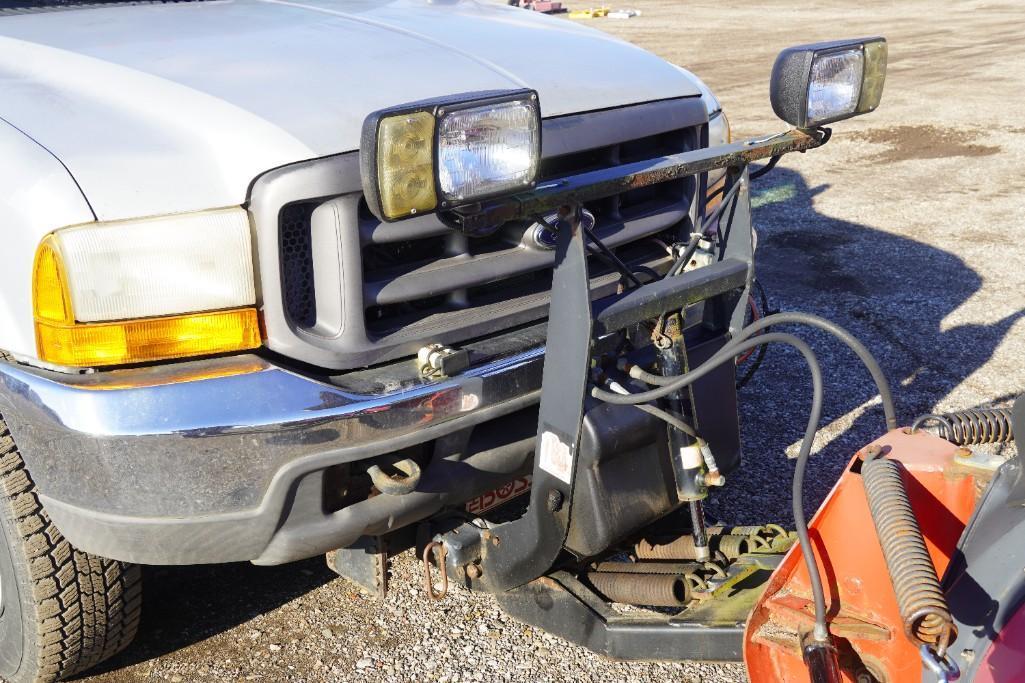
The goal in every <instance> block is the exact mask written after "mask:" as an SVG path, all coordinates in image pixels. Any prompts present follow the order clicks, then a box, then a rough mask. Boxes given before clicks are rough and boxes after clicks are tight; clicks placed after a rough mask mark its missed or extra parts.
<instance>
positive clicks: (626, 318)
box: [594, 258, 748, 334]
mask: <svg viewBox="0 0 1025 683" xmlns="http://www.w3.org/2000/svg"><path fill="white" fill-rule="evenodd" d="M747 267H748V266H747V263H745V262H744V261H741V260H740V259H734V258H728V259H726V260H724V261H718V262H716V263H713V264H710V265H707V266H705V267H704V268H696V269H694V270H691V271H688V272H686V273H681V274H680V275H676V276H674V277H667V278H664V279H662V280H656V281H655V282H651V283H649V284H646V285H644V286H643V287H639V288H637V289H634V290H631V291H629V292H627V293H626V294H624V295H623V296H621V297H620V298H618V299H616V300H615V301H613V302H611V303H609V304H608V305H606V306H605V307H604V308H601V309H599V310H595V312H594V329H595V333H596V334H608V333H611V332H616V331H618V330H622V329H626V328H627V327H630V326H631V325H636V324H637V323H639V322H642V321H644V320H651V319H653V318H657V317H658V316H660V315H662V314H663V313H666V312H668V311H675V310H680V309H681V308H686V307H687V306H689V305H690V304H694V303H697V302H699V301H704V300H706V299H711V298H712V297H714V296H718V295H720V294H724V293H726V292H729V291H733V290H742V289H743V288H744V287H745V285H746V284H747Z"/></svg>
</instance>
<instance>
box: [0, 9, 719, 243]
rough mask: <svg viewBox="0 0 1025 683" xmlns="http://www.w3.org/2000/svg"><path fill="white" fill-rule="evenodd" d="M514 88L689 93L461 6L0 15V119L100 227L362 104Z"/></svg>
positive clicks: (225, 182)
mask: <svg viewBox="0 0 1025 683" xmlns="http://www.w3.org/2000/svg"><path fill="white" fill-rule="evenodd" d="M517 87H530V88H534V89H535V90H537V91H538V93H539V95H540V101H541V107H542V111H543V115H544V116H546V117H547V116H558V115H560V114H567V113H572V112H580V111H590V110H595V109H604V108H608V107H615V106H620V105H625V104H630V103H636V102H644V101H650V100H658V99H664V98H669V97H681V96H696V95H699V94H700V91H699V89H698V86H697V85H696V84H695V83H694V81H693V80H691V79H690V78H688V76H687V75H686V74H685V73H683V72H681V71H680V70H678V69H676V68H674V67H673V66H671V65H669V64H667V63H666V62H664V61H662V60H661V59H659V58H657V57H655V56H654V55H652V54H650V53H647V52H645V51H643V50H640V49H639V48H636V47H634V46H632V45H629V44H628V43H625V42H622V41H620V40H618V39H615V38H612V37H610V36H608V35H605V34H603V33H600V32H598V31H594V30H590V29H587V28H584V27H581V26H578V25H576V24H574V23H573V22H570V21H568V20H565V19H553V18H550V17H545V16H541V15H539V14H537V13H534V12H528V11H525V10H520V9H517V8H511V7H506V6H503V5H500V4H492V3H482V2H473V1H471V0H462V1H460V0H395V1H393V2H384V1H380V0H334V1H332V0H297V1H295V2H293V1H290V0H287V1H286V0H214V1H208V2H194V3H178V4H174V3H171V4H153V5H145V4H142V5H119V6H111V7H104V8H89V9H74V10H63V11H53V12H40V13H30V14H23V15H10V16H0V92H2V93H3V97H2V98H0V117H2V118H4V119H6V120H7V121H9V122H10V123H11V124H13V125H14V126H17V127H18V128H20V129H21V130H22V131H24V132H25V133H26V134H28V135H30V136H31V137H32V138H34V139H35V140H37V141H38V142H39V143H40V144H42V145H43V146H45V147H46V148H47V149H49V150H50V151H51V152H53V154H54V155H56V156H57V157H58V158H60V160H61V161H62V162H63V163H64V164H65V165H66V166H67V167H68V169H69V170H70V172H71V174H72V175H73V176H74V177H75V179H76V180H77V181H78V183H79V184H80V185H81V187H82V189H83V192H84V193H85V195H86V198H87V199H88V200H89V202H90V204H91V205H92V207H93V210H94V211H95V213H96V215H97V217H98V218H100V219H102V220H110V219H115V218H127V217H135V216H142V215H153V214H161V213H171V212H179V211H188V210H193V209H206V208H214V207H218V206H226V205H232V204H239V203H241V202H243V201H244V200H245V197H246V192H247V189H248V187H249V184H250V183H251V182H252V180H253V178H255V177H256V176H257V175H259V174H260V173H262V172H264V171H266V170H268V169H271V168H274V167H276V166H281V165H283V164H288V163H292V162H295V161H300V160H303V159H310V158H315V157H320V156H325V155H329V154H335V153H339V152H346V151H351V150H354V149H357V148H358V146H359V135H360V130H361V127H362V124H363V119H364V118H365V117H366V115H367V114H369V113H370V112H372V111H374V110H376V109H381V108H385V107H389V106H393V105H396V104H401V103H404V102H411V101H414V100H419V99H424V98H428V97H436V96H442V95H450V94H453V93H460V92H471V91H479V90H493V89H502V88H517ZM55 227H57V226H55Z"/></svg>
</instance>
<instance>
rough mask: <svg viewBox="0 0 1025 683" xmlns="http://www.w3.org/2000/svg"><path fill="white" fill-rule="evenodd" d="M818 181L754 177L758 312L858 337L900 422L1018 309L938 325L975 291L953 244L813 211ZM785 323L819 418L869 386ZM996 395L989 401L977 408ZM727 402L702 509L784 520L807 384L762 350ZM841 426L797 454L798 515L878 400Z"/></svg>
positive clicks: (824, 346)
mask: <svg viewBox="0 0 1025 683" xmlns="http://www.w3.org/2000/svg"><path fill="white" fill-rule="evenodd" d="M828 188H829V186H828V185H819V186H816V187H809V186H808V185H807V184H806V183H805V181H804V179H803V177H802V176H801V175H800V174H798V173H796V172H794V171H791V170H789V169H785V168H779V169H776V170H774V171H773V172H772V173H770V174H768V175H766V176H765V177H764V178H762V179H757V180H755V181H753V183H752V204H753V206H754V221H755V226H756V229H757V230H758V237H759V246H758V253H757V264H758V277H759V279H760V281H761V282H762V284H763V285H764V286H765V289H766V290H767V292H768V295H769V299H770V308H772V309H780V310H785V311H804V312H808V313H814V314H816V315H819V316H822V317H824V318H828V319H830V320H833V321H834V322H836V323H838V324H840V325H842V326H843V327H845V328H847V329H848V330H850V331H851V332H852V333H853V334H854V335H855V336H857V337H858V338H859V339H860V340H861V341H862V342H864V343H865V345H866V346H867V347H868V348H869V350H870V351H871V352H872V353H873V355H875V356H876V358H877V359H878V360H879V362H880V364H881V365H882V368H883V370H884V372H885V373H886V376H887V377H888V378H889V381H890V384H891V387H892V390H893V393H894V398H895V403H896V409H897V416H898V421H899V422H900V423H901V424H902V425H906V424H909V423H910V422H911V421H912V420H913V419H914V418H915V417H916V416H918V415H920V414H922V413H926V412H931V411H932V409H933V408H934V406H935V405H936V404H937V403H938V402H940V401H941V400H942V399H943V398H945V397H946V396H948V395H949V394H950V393H951V392H952V391H953V390H954V389H955V388H956V387H957V386H958V385H959V384H960V383H961V382H962V381H963V380H964V379H965V378H967V377H968V376H970V375H971V374H972V373H974V372H975V371H976V370H978V369H979V368H981V367H982V366H983V365H985V364H986V362H987V361H988V360H989V359H990V358H991V357H992V354H993V352H994V350H995V349H996V347H997V346H998V345H999V344H1000V343H1001V342H1002V341H1003V339H1004V337H1005V336H1006V335H1007V333H1008V331H1009V330H1010V329H1011V327H1012V326H1013V325H1014V323H1015V322H1017V321H1018V320H1019V319H1020V318H1021V317H1022V316H1023V315H1025V310H1018V311H1016V312H1014V313H1013V314H1011V315H1007V316H1006V317H1004V318H1002V319H1000V320H998V321H996V322H995V323H992V324H988V325H974V324H973V325H959V326H954V327H948V328H947V329H942V328H941V323H942V322H943V320H944V319H945V318H946V317H947V316H948V315H949V314H950V313H952V312H953V311H954V310H956V309H957V308H958V307H960V306H961V305H962V304H964V303H965V302H966V301H967V300H968V299H969V298H970V297H972V296H973V295H974V294H975V293H976V292H978V291H979V289H980V288H981V286H982V278H981V277H980V276H979V275H978V273H976V272H975V271H974V270H972V269H971V268H970V267H969V266H968V265H967V264H965V262H964V261H963V260H962V259H961V258H960V257H959V256H958V255H956V254H954V253H951V252H948V251H944V250H943V249H939V248H937V247H935V246H932V245H929V244H926V243H924V242H919V241H916V240H914V239H909V238H908V237H904V236H900V235H894V234H891V233H888V232H885V231H882V230H876V229H874V228H871V227H869V226H866V225H860V224H857V223H852V222H848V221H844V220H839V219H836V218H832V217H829V216H825V215H822V214H820V213H818V212H817V211H816V210H815V209H814V207H813V202H812V200H813V198H814V197H815V196H816V195H817V194H819V193H820V192H823V191H826V190H828ZM784 329H785V330H786V331H793V332H796V333H797V334H799V336H801V337H803V338H804V339H806V340H807V341H808V342H809V343H810V344H811V345H812V347H813V348H814V350H815V352H816V354H817V355H818V358H819V362H820V363H821V365H822V371H823V375H824V382H825V397H824V398H825V401H824V410H823V416H822V421H821V423H820V427H822V426H826V425H829V423H830V422H833V421H834V420H837V419H838V418H842V417H843V416H845V415H847V414H848V413H849V412H850V411H852V410H854V409H856V408H857V407H858V406H860V405H861V404H863V403H864V402H866V401H869V400H870V399H871V398H872V397H873V396H875V395H876V394H877V391H876V388H875V386H874V384H873V383H872V381H871V378H870V377H869V375H868V373H867V372H866V371H865V369H864V368H863V367H862V365H861V363H859V362H858V360H857V358H856V357H855V356H854V355H853V354H852V353H851V352H850V351H849V350H848V349H847V348H846V346H844V345H843V344H841V343H840V342H839V341H837V340H835V339H833V338H832V337H830V336H829V335H826V334H824V333H819V332H818V331H816V330H811V329H809V328H803V329H802V328H800V327H798V326H789V327H787V328H784ZM1009 398H1010V397H1007V396H993V397H991V400H990V402H989V403H987V405H988V404H990V403H999V402H1005V401H1007V400H1008V399H1009ZM739 400H740V413H741V425H742V426H741V430H742V437H743V443H744V457H745V461H744V463H743V465H742V467H741V468H740V470H739V471H738V472H736V473H735V474H734V475H733V476H732V478H731V481H730V482H729V485H728V486H727V488H726V490H724V491H723V492H722V495H717V496H716V497H715V500H714V501H710V511H711V513H712V514H714V515H718V516H719V517H720V518H721V519H722V521H727V522H735V523H753V522H764V521H778V522H781V523H784V524H791V523H792V520H793V517H792V515H791V512H790V495H789V488H790V480H791V478H792V474H793V461H791V460H789V459H787V458H786V456H785V455H784V453H786V452H787V449H788V447H791V445H792V444H794V443H795V442H798V441H799V440H800V439H801V437H802V436H803V433H804V428H805V426H806V423H807V416H808V412H807V411H808V407H809V405H810V401H811V383H810V381H809V375H808V372H807V370H806V366H805V364H804V361H803V359H802V358H801V357H800V356H799V354H798V353H797V352H796V351H794V350H793V349H790V348H789V347H783V346H777V347H773V348H771V349H769V351H768V353H767V354H766V358H765V362H764V363H763V365H762V366H761V368H760V369H759V371H758V372H757V374H756V375H755V376H754V378H753V379H752V381H751V382H750V383H749V384H748V385H747V386H746V387H745V388H744V389H742V391H741V393H740V397H739ZM963 407H964V408H970V407H974V406H969V405H966V406H963ZM850 422H851V424H850V425H849V426H848V427H847V428H846V429H843V430H842V431H839V433H835V434H828V435H825V436H826V442H825V446H824V447H823V448H822V450H821V452H820V453H819V454H818V455H814V456H813V457H812V460H811V462H810V463H809V468H808V476H807V480H806V482H807V483H806V485H805V500H804V507H805V511H806V513H807V514H811V513H812V512H814V510H815V509H816V508H817V507H818V504H819V503H820V502H821V500H822V498H823V497H824V496H825V495H826V494H827V493H828V491H829V489H830V488H831V487H832V485H833V483H834V482H835V481H836V478H837V477H838V476H839V474H840V472H841V470H842V469H843V467H844V465H845V464H846V462H847V461H848V460H849V459H850V457H851V456H852V455H853V454H854V452H855V451H856V450H857V449H859V448H860V447H861V446H863V445H865V444H866V443H868V442H870V441H872V440H873V439H875V438H876V437H878V436H879V435H880V434H882V433H883V432H884V431H885V424H884V421H883V414H882V408H881V407H880V406H879V404H878V403H877V404H875V405H873V406H869V407H868V408H867V409H866V410H864V411H863V412H862V414H861V415H860V416H858V417H857V418H855V419H853V420H850ZM831 431H834V432H835V431H837V430H831ZM795 454H796V450H795Z"/></svg>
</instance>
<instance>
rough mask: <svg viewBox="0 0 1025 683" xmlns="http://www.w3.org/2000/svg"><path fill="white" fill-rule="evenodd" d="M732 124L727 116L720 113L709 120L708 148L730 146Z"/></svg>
mask: <svg viewBox="0 0 1025 683" xmlns="http://www.w3.org/2000/svg"><path fill="white" fill-rule="evenodd" d="M730 139H731V138H730V122H729V119H727V118H726V114H724V113H723V112H721V111H720V112H719V113H717V114H713V115H712V116H711V117H710V118H709V119H708V146H709V147H717V146H719V145H728V144H730Z"/></svg>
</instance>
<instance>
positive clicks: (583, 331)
mask: <svg viewBox="0 0 1025 683" xmlns="http://www.w3.org/2000/svg"><path fill="white" fill-rule="evenodd" d="M576 211H577V209H576V208H574V209H572V210H571V211H569V212H568V214H567V215H566V216H565V217H564V218H563V219H562V220H560V221H559V225H558V227H559V230H558V234H557V236H556V247H555V254H556V256H555V273H554V275H553V280H552V302H551V307H550V309H549V321H550V322H549V325H548V342H547V345H546V348H545V365H544V374H543V376H542V381H541V408H540V415H539V418H538V430H537V441H536V443H535V450H534V452H535V454H536V455H535V458H534V474H533V485H532V489H531V492H530V504H529V506H528V508H527V512H526V513H525V514H524V515H523V516H522V517H520V518H519V519H517V520H515V521H512V522H507V523H505V524H501V525H499V526H497V527H495V528H493V529H491V530H489V532H488V533H487V534H485V536H484V543H483V545H482V548H481V555H482V557H481V560H482V562H481V564H482V570H483V576H484V579H485V581H486V584H487V586H488V588H489V589H490V590H493V591H504V590H508V589H510V588H514V587H516V586H521V585H523V584H525V583H527V582H529V581H531V580H533V579H535V578H537V577H538V576H541V575H542V574H544V573H545V572H546V571H548V570H549V569H550V568H551V567H552V565H553V564H554V562H555V560H556V558H557V557H558V555H559V552H560V551H561V550H562V546H563V544H564V543H565V541H566V534H567V532H568V530H569V520H570V514H571V508H572V502H573V481H574V475H575V473H576V471H577V468H579V467H581V466H586V463H581V462H580V461H581V459H582V458H586V457H587V456H588V454H587V453H582V452H581V451H580V448H579V445H580V430H581V424H582V422H583V417H584V395H585V393H586V391H587V382H588V378H589V370H590V364H591V325H592V321H591V291H590V280H589V278H588V274H587V250H586V245H585V243H584V231H583V230H582V229H581V226H580V221H579V219H578V217H577V215H576Z"/></svg>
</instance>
